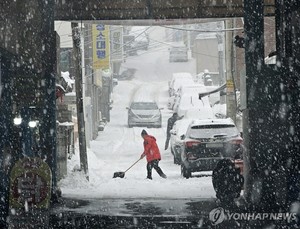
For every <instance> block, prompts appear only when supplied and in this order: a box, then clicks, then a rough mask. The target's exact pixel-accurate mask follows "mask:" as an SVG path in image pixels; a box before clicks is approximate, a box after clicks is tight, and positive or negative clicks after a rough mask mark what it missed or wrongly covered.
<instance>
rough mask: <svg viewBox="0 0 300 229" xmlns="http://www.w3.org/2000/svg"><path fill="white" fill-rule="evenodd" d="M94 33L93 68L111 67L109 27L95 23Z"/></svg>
mask: <svg viewBox="0 0 300 229" xmlns="http://www.w3.org/2000/svg"><path fill="white" fill-rule="evenodd" d="M92 35H93V68H94V69H106V68H110V66H109V65H110V63H109V59H110V58H109V56H110V53H109V27H108V26H107V25H102V24H95V25H93V28H92Z"/></svg>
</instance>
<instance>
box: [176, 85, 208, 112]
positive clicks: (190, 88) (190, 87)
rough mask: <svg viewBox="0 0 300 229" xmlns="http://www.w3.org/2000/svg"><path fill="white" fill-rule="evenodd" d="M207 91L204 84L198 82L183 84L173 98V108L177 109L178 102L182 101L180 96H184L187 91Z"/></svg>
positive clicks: (195, 92)
mask: <svg viewBox="0 0 300 229" xmlns="http://www.w3.org/2000/svg"><path fill="white" fill-rule="evenodd" d="M205 92H207V90H206V87H205V86H204V85H203V84H198V83H192V84H183V85H181V86H180V87H179V88H178V89H177V91H176V93H175V95H174V96H171V97H174V99H173V101H172V100H171V101H172V102H173V104H170V105H172V109H173V110H175V108H176V107H177V106H178V103H179V101H180V97H182V96H183V95H184V94H186V93H190V94H191V93H194V94H195V95H197V94H199V93H205Z"/></svg>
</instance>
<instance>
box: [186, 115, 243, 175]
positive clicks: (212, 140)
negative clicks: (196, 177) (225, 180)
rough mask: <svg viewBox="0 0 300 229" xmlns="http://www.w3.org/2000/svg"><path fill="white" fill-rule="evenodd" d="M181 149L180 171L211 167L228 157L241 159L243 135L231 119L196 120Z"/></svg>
mask: <svg viewBox="0 0 300 229" xmlns="http://www.w3.org/2000/svg"><path fill="white" fill-rule="evenodd" d="M183 144H184V150H182V151H181V152H182V153H181V174H182V176H183V177H185V178H189V177H191V175H192V172H200V171H212V170H213V169H214V168H215V166H216V165H217V163H218V162H219V161H220V160H222V159H224V158H228V159H231V160H234V159H239V160H242V156H243V149H244V147H243V139H242V137H241V136H240V132H239V131H238V129H237V127H236V126H235V124H234V122H233V121H232V120H231V119H230V118H227V119H207V120H194V121H193V122H191V123H190V125H189V127H188V128H187V131H186V135H185V136H184V141H183Z"/></svg>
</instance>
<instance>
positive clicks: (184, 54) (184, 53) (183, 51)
mask: <svg viewBox="0 0 300 229" xmlns="http://www.w3.org/2000/svg"><path fill="white" fill-rule="evenodd" d="M178 61H185V62H186V61H188V49H187V47H186V46H185V45H180V46H173V47H171V48H169V62H178Z"/></svg>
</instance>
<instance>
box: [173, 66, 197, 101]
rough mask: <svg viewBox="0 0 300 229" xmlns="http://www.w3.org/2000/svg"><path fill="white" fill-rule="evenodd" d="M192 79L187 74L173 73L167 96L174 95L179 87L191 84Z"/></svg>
mask: <svg viewBox="0 0 300 229" xmlns="http://www.w3.org/2000/svg"><path fill="white" fill-rule="evenodd" d="M193 83H194V79H193V77H192V75H191V73H189V72H176V73H173V76H172V79H171V81H169V96H173V95H175V92H176V91H177V90H178V88H179V87H180V86H181V85H187V84H193Z"/></svg>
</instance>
